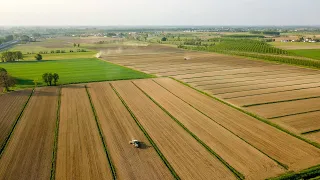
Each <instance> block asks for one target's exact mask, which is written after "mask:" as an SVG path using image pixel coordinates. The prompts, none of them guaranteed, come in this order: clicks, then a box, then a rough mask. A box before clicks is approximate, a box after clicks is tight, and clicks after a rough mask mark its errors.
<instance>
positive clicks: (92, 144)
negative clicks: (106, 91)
mask: <svg viewBox="0 0 320 180" xmlns="http://www.w3.org/2000/svg"><path fill="white" fill-rule="evenodd" d="M90 106H91V105H90V102H89V98H88V96H87V93H86V89H85V88H84V86H82V85H70V86H67V87H64V88H62V92H61V108H60V124H59V136H58V137H59V138H58V151H57V165H56V179H66V180H67V179H112V174H111V170H110V167H109V163H108V159H107V156H106V152H105V151H104V148H103V143H102V141H101V138H100V135H99V131H98V127H97V125H96V121H95V119H94V114H93V112H92V109H91V107H90Z"/></svg>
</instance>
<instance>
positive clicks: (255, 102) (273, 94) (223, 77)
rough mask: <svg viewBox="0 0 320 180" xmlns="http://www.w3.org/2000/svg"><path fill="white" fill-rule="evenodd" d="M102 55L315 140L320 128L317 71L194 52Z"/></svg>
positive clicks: (319, 85) (319, 89) (319, 86)
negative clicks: (182, 83) (185, 85)
mask: <svg viewBox="0 0 320 180" xmlns="http://www.w3.org/2000/svg"><path fill="white" fill-rule="evenodd" d="M185 57H188V60H185ZM105 59H107V60H108V61H110V62H113V63H116V64H120V65H124V66H127V67H130V68H133V69H136V70H139V71H143V72H145V73H150V74H155V75H157V76H161V77H168V76H170V77H173V78H175V79H177V80H179V81H182V82H184V83H188V84H189V85H191V86H192V87H194V88H196V89H199V90H202V91H204V92H206V93H208V94H210V95H213V96H215V97H217V98H219V99H222V100H223V101H226V102H228V103H229V104H232V105H234V106H237V107H239V108H241V109H244V110H246V111H248V112H251V113H254V114H257V115H258V116H260V117H262V118H264V119H267V120H269V121H270V122H272V123H274V124H277V125H279V126H281V127H282V128H284V129H286V130H289V131H291V132H292V133H295V134H297V135H299V136H302V137H305V138H308V139H309V140H311V141H317V139H316V140H315V138H311V139H310V138H309V137H318V136H316V135H314V136H312V135H311V134H312V133H316V132H318V131H320V121H319V117H320V105H319V102H320V83H319V79H320V74H319V72H320V71H319V70H315V69H308V68H302V67H297V66H290V65H285V64H277V63H272V62H266V61H259V60H249V59H246V58H243V57H235V56H228V55H222V54H216V53H207V52H195V51H184V52H180V53H162V54H156V55H154V56H152V55H148V56H145V55H139V54H137V55H126V56H124V55H121V54H120V55H116V56H110V57H105ZM309 134H310V135H309Z"/></svg>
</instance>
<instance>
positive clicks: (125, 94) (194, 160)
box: [112, 81, 236, 179]
mask: <svg viewBox="0 0 320 180" xmlns="http://www.w3.org/2000/svg"><path fill="white" fill-rule="evenodd" d="M112 85H113V86H114V88H115V89H116V90H117V91H118V93H119V94H120V96H121V97H122V98H123V100H124V101H125V102H126V103H127V105H128V107H129V108H130V109H131V110H132V111H133V112H134V114H135V116H136V117H137V119H138V121H139V122H140V123H141V125H142V126H143V127H144V129H145V130H146V131H147V132H148V133H149V134H150V136H151V138H152V139H153V141H154V142H155V143H156V144H157V146H158V147H159V149H160V150H161V152H162V153H163V155H164V156H165V157H166V158H167V159H168V161H169V163H170V164H171V165H172V167H173V168H174V169H175V171H176V172H177V174H178V176H179V177H180V178H182V179H210V178H214V179H236V176H234V175H233V174H232V173H231V171H229V169H228V168H227V167H225V166H224V165H223V164H222V163H221V162H219V160H218V159H217V158H215V157H214V156H213V155H211V154H210V153H209V152H208V151H207V150H206V149H204V148H203V147H202V146H201V145H200V144H199V143H198V142H197V141H196V140H195V139H193V138H192V136H190V135H189V134H188V133H187V132H186V131H185V130H184V129H183V128H182V127H180V126H179V125H178V124H176V123H175V122H174V121H173V120H172V119H171V118H170V117H169V116H168V115H167V114H166V113H165V112H163V111H162V110H161V109H160V108H159V107H157V106H156V105H155V104H154V103H153V102H152V101H151V100H150V99H148V97H146V96H145V95H144V94H143V93H142V92H141V91H140V90H139V89H138V88H137V87H135V86H134V85H133V84H132V83H131V82H130V81H126V82H114V83H112ZM195 152H196V153H195Z"/></svg>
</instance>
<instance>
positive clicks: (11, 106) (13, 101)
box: [0, 90, 31, 147]
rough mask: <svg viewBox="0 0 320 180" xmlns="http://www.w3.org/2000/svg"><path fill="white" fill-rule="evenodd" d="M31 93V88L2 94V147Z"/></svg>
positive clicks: (0, 136) (0, 124) (0, 141)
mask: <svg viewBox="0 0 320 180" xmlns="http://www.w3.org/2000/svg"><path fill="white" fill-rule="evenodd" d="M30 93H31V90H24V91H17V92H12V93H9V94H4V95H1V96H0V102H1V108H0V147H1V146H2V144H4V143H5V139H6V138H7V137H8V135H9V133H10V131H11V129H12V127H13V124H14V123H15V120H16V119H17V117H18V115H19V113H20V112H21V110H22V108H23V106H24V104H25V103H26V101H27V100H28V97H29V95H30Z"/></svg>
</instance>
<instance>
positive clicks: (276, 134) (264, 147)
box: [155, 78, 320, 171]
mask: <svg viewBox="0 0 320 180" xmlns="http://www.w3.org/2000/svg"><path fill="white" fill-rule="evenodd" d="M155 81H156V82H158V83H159V84H161V85H162V86H164V87H165V88H167V89H168V90H169V91H170V92H172V93H173V94H175V95H176V96H178V97H180V98H181V99H183V100H184V101H186V102H188V103H190V104H192V106H193V107H195V108H197V109H199V110H200V111H201V112H203V113H204V114H206V115H208V116H209V117H211V118H212V119H213V120H215V121H216V122H218V123H219V124H221V125H222V126H224V127H225V128H227V129H229V130H230V131H232V132H233V133H234V134H236V135H238V136H239V137H241V138H242V139H244V140H246V141H247V142H248V143H250V144H252V145H253V146H255V147H256V148H258V149H260V150H261V151H262V152H264V153H266V154H268V155H269V156H270V157H272V158H274V159H276V160H278V161H279V162H281V163H283V164H286V165H287V166H288V167H289V169H290V170H295V171H296V170H302V169H305V168H308V167H310V166H314V165H317V164H319V163H320V150H319V149H317V148H315V147H313V146H312V145H310V144H308V143H306V142H303V141H301V140H299V139H297V138H295V137H293V136H291V135H288V134H286V133H284V132H282V131H280V130H278V129H276V128H274V127H271V126H270V125H267V124H265V123H263V122H261V121H259V120H257V119H255V118H252V117H250V116H248V115H245V114H244V113H241V112H240V111H238V110H236V109H233V108H231V107H229V106H227V105H225V104H222V103H220V102H218V101H215V100H212V99H211V98H209V97H207V96H205V95H202V94H200V93H198V92H196V91H195V90H192V89H190V88H188V87H186V86H184V85H182V84H180V83H178V82H176V81H174V80H171V79H169V78H160V79H155Z"/></svg>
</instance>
